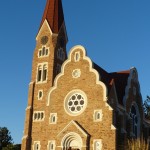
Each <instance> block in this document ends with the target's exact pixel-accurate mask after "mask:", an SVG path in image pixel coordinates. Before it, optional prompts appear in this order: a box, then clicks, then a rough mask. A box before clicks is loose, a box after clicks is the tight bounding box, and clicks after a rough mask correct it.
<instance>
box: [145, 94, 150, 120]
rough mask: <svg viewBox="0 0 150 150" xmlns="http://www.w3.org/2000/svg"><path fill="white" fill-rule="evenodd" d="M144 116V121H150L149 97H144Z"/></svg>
mask: <svg viewBox="0 0 150 150" xmlns="http://www.w3.org/2000/svg"><path fill="white" fill-rule="evenodd" d="M143 108H144V114H145V118H146V119H150V96H147V97H146V100H145V101H144V104H143Z"/></svg>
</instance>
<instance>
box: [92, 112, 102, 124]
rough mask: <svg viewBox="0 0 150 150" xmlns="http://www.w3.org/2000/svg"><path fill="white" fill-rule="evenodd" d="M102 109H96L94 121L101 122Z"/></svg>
mask: <svg viewBox="0 0 150 150" xmlns="http://www.w3.org/2000/svg"><path fill="white" fill-rule="evenodd" d="M102 116H103V114H102V110H95V111H94V121H95V122H99V121H102Z"/></svg>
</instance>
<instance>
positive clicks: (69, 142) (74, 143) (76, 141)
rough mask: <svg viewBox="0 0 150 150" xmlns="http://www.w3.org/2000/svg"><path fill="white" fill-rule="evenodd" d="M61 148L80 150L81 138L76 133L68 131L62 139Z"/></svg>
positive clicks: (64, 149)
mask: <svg viewBox="0 0 150 150" xmlns="http://www.w3.org/2000/svg"><path fill="white" fill-rule="evenodd" d="M62 145H63V150H81V147H82V139H81V137H80V136H79V135H78V134H77V133H74V132H72V133H69V134H67V135H66V136H65V137H64V138H63V140H62Z"/></svg>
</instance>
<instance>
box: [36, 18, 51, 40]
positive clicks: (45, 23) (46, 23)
mask: <svg viewBox="0 0 150 150" xmlns="http://www.w3.org/2000/svg"><path fill="white" fill-rule="evenodd" d="M44 25H46V26H47V27H48V29H49V33H50V35H52V34H53V33H52V30H51V28H50V26H49V24H48V22H47V20H46V19H45V21H44V23H43V24H42V26H41V28H40V30H39V32H38V34H37V36H36V40H38V37H39V35H40V34H41V32H42V30H43V28H44Z"/></svg>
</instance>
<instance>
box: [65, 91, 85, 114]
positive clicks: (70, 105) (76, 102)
mask: <svg viewBox="0 0 150 150" xmlns="http://www.w3.org/2000/svg"><path fill="white" fill-rule="evenodd" d="M65 105H66V106H65V107H66V109H67V112H68V113H69V114H72V115H78V114H79V113H81V112H82V111H83V110H84V109H85V106H86V100H85V96H83V95H82V94H81V93H74V94H71V95H69V97H68V98H67V99H66V104H65Z"/></svg>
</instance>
